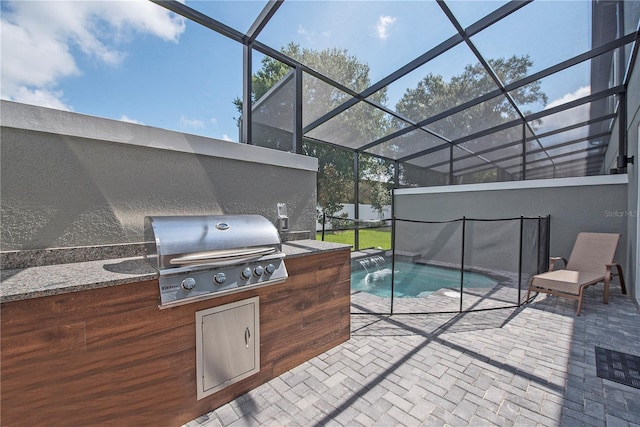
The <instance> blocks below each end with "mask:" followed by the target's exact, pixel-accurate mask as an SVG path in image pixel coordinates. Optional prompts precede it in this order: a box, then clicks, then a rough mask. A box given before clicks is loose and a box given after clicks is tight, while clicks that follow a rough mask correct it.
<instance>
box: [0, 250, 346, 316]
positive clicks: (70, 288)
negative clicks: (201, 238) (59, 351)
mask: <svg viewBox="0 0 640 427" xmlns="http://www.w3.org/2000/svg"><path fill="white" fill-rule="evenodd" d="M348 248H350V246H349V245H344V244H338V243H331V242H322V241H318V240H295V241H292V242H285V243H283V244H282V251H283V252H284V253H285V254H286V256H287V257H289V258H294V257H299V256H305V255H312V254H315V253H321V252H333V251H339V250H345V249H348ZM0 273H1V278H0V303H5V302H10V301H19V300H24V299H30V298H40V297H45V296H50V295H58V294H63V293H70V292H79V291H85V290H89V289H97V288H104V287H108V286H117V285H124V284H128V283H136V282H143V281H146V280H154V279H157V278H158V272H157V271H156V270H155V269H154V268H153V266H152V265H151V264H150V263H149V262H148V261H147V260H146V259H144V258H143V257H131V258H117V259H105V260H99V261H86V262H75V263H67V264H56V265H45V266H38V267H28V268H16V269H3V270H2V271H1V272H0Z"/></svg>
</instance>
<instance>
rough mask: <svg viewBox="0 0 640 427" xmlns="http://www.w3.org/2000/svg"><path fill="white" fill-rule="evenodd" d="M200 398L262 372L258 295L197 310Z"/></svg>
mask: <svg viewBox="0 0 640 427" xmlns="http://www.w3.org/2000/svg"><path fill="white" fill-rule="evenodd" d="M196 331H197V333H196V375H197V376H196V378H197V383H198V400H200V399H202V398H203V397H206V396H208V395H210V394H213V393H215V392H217V391H219V390H222V389H223V388H225V387H227V386H229V385H231V384H233V383H235V382H238V381H240V380H242V379H244V378H247V377H249V376H251V375H253V374H256V373H258V372H260V307H259V299H258V297H254V298H249V299H245V300H242V301H237V302H233V303H230V304H225V305H222V306H219V307H213V308H210V309H207V310H202V311H198V312H196Z"/></svg>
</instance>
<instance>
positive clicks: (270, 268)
mask: <svg viewBox="0 0 640 427" xmlns="http://www.w3.org/2000/svg"><path fill="white" fill-rule="evenodd" d="M264 269H265V271H266V272H267V274H269V275H271V274H273V272H274V271H276V266H275V265H273V264H267V266H266V267H265V268H264Z"/></svg>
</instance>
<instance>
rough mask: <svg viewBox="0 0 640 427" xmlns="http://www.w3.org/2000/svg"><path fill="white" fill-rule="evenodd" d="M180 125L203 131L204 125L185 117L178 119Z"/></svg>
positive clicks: (201, 122)
mask: <svg viewBox="0 0 640 427" xmlns="http://www.w3.org/2000/svg"><path fill="white" fill-rule="evenodd" d="M180 125H181V126H184V127H189V128H194V129H204V127H205V125H204V122H203V121H202V120H198V119H188V118H186V117H185V116H182V117H180Z"/></svg>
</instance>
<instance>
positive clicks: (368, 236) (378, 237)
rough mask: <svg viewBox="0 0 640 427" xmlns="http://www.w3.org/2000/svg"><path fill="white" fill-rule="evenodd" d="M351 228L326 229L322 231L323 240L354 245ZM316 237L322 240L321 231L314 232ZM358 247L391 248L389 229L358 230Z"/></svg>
mask: <svg viewBox="0 0 640 427" xmlns="http://www.w3.org/2000/svg"><path fill="white" fill-rule="evenodd" d="M354 234H355V233H354V231H353V230H346V231H336V232H330V231H327V232H325V233H324V240H325V241H326V242H334V243H345V244H347V245H351V246H353V245H354V242H355V237H354ZM316 239H317V240H322V233H321V232H317V233H316ZM360 248H361V249H365V248H382V249H390V248H391V230H360ZM351 250H353V248H351Z"/></svg>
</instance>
